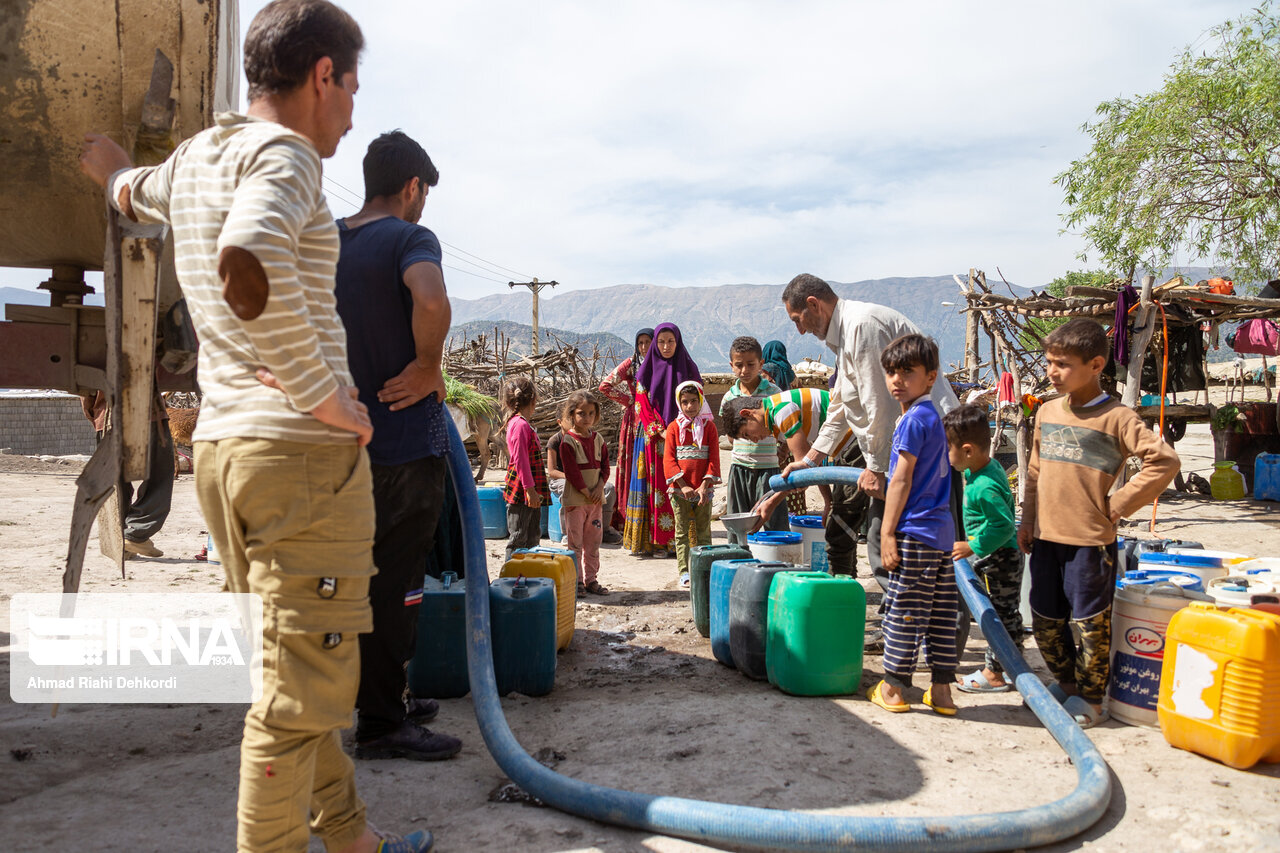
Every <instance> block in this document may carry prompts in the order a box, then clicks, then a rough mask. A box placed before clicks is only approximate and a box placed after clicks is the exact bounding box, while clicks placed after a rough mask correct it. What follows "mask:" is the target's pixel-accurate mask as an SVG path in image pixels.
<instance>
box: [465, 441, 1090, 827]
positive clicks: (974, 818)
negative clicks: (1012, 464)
mask: <svg viewBox="0 0 1280 853" xmlns="http://www.w3.org/2000/svg"><path fill="white" fill-rule="evenodd" d="M445 421H446V424H447V428H448V429H449V431H450V435H451V441H450V453H449V467H450V470H451V471H452V473H453V482H454V485H455V488H456V490H457V495H458V508H459V515H460V517H461V519H462V535H463V550H464V553H465V555H466V566H467V614H466V615H467V671H468V674H469V675H470V679H471V697H472V702H473V703H474V705H475V711H476V719H477V721H478V723H479V727H480V734H481V736H482V737H483V738H484V742H485V746H486V747H488V749H489V752H490V753H491V754H492V755H493V758H494V761H496V762H497V764H498V766H499V767H500V768H501V769H502V771H503V772H504V773H506V774H507V776H509V777H510V778H511V780H512V781H513V782H515V783H516V784H517V785H519V786H520V787H521V788H523V789H524V790H525V791H527V792H528V793H530V794H532V795H533V796H535V797H537V798H538V799H540V800H542V801H543V802H545V803H546V804H548V805H550V806H553V807H555V808H557V809H560V810H561V811H564V812H568V813H570V814H575V815H578V816H580V817H585V818H590V819H592V820H597V821H600V822H602V823H608V824H613V825H615V826H623V827H629V828H632V829H638V830H643V831H648V832H656V833H661V834H663V835H671V836H676V837H680V838H688V839H691V840H693V841H698V842H703V843H707V844H718V845H725V846H733V847H740V848H753V849H759V850H812V851H822V850H883V851H914V850H918V849H921V848H923V847H928V849H930V850H938V851H943V850H957V851H970V850H973V851H977V850H1012V849H1016V848H1020V847H1033V846H1036V845H1040V844H1049V843H1051V842H1054V841H1059V840H1061V839H1064V838H1068V837H1070V836H1072V835H1075V834H1076V833H1078V832H1081V831H1083V830H1084V829H1087V828H1088V827H1089V826H1092V825H1093V824H1094V823H1095V822H1097V820H1098V818H1100V817H1101V816H1102V814H1103V812H1104V811H1105V809H1106V807H1107V802H1108V800H1109V799H1110V795H1111V783H1110V778H1109V776H1108V773H1107V766H1106V763H1105V762H1103V760H1102V757H1101V756H1100V755H1099V754H1098V752H1097V750H1096V749H1094V747H1093V744H1092V743H1091V742H1090V741H1089V739H1088V738H1087V737H1085V735H1084V733H1083V732H1081V731H1080V728H1079V727H1078V726H1077V725H1076V724H1075V723H1074V722H1073V721H1072V719H1071V718H1070V717H1069V716H1068V715H1067V713H1066V712H1065V711H1063V710H1062V708H1061V707H1060V706H1059V705H1058V703H1057V702H1055V701H1054V700H1053V698H1052V697H1051V696H1050V695H1049V692H1048V691H1047V690H1046V689H1045V688H1044V686H1043V685H1041V684H1040V682H1039V680H1038V679H1036V677H1035V676H1034V675H1033V674H1032V673H1031V672H1030V671H1029V670H1028V669H1027V666H1026V664H1025V662H1023V660H1022V657H1021V656H1020V655H1019V654H1018V652H1017V649H1016V648H1015V647H1014V645H1013V642H1012V640H1010V639H1009V635H1008V634H1007V633H1006V632H1005V631H1004V628H1003V626H1002V625H1001V624H1000V621H999V620H998V619H997V618H996V616H995V611H994V610H992V609H991V605H990V603H989V602H988V601H987V599H986V597H985V596H982V595H979V594H977V593H976V592H975V589H976V587H974V584H975V582H976V581H975V579H974V577H973V572H972V571H971V570H970V569H969V567H968V564H967V563H964V562H963V561H962V562H960V563H957V574H958V575H959V576H960V577H961V578H963V582H962V583H961V587H962V591H963V593H964V596H965V600H966V601H968V602H969V606H970V609H971V610H972V612H973V614H974V615H975V617H976V618H977V619H978V623H979V625H980V626H981V627H982V630H983V633H984V634H986V635H987V637H988V639H989V641H990V642H991V643H992V645H993V646H994V648H995V650H996V654H997V655H998V656H999V658H1000V662H1001V663H1002V664H1004V665H1005V669H1006V672H1007V673H1008V674H1011V675H1013V676H1014V684H1015V686H1016V687H1017V688H1018V690H1019V692H1021V693H1022V695H1023V696H1024V697H1026V699H1027V704H1028V705H1030V706H1031V709H1032V710H1033V711H1034V712H1035V714H1036V716H1038V717H1039V718H1040V719H1041V720H1042V721H1043V722H1044V724H1045V725H1046V726H1047V727H1048V728H1049V731H1050V732H1051V733H1052V734H1053V736H1054V738H1055V739H1057V741H1058V743H1059V744H1061V745H1062V748H1063V749H1064V750H1066V752H1067V754H1068V755H1069V756H1070V757H1071V759H1072V761H1073V762H1074V763H1075V766H1076V772H1077V775H1078V780H1079V781H1078V784H1077V786H1076V789H1075V790H1074V791H1072V792H1071V793H1070V794H1069V795H1067V796H1066V797H1064V798H1062V799H1060V800H1057V801H1056V802H1053V803H1049V804H1048V805H1044V806H1037V807H1035V808H1030V809H1022V810H1020V811H1013V812H1000V813H996V814H989V815H963V816H955V817H936V818H931V817H923V818H921V817H903V818H884V817H842V816H837V815H816V814H806V813H803V812H791V811H781V810H777V809H765V808H757V807H753V806H735V805H725V804H720V803H711V802H704V801H701V800H690V799H685V798H682V797H669V796H660V795H654V794H641V793H637V792H633V791H623V790H619V789H616V788H606V787H604V786H602V785H593V784H591V783H588V782H582V781H580V780H577V779H571V778H569V777H567V776H563V775H561V774H559V773H556V772H555V771H554V770H551V769H549V768H547V767H544V766H542V765H541V764H539V763H538V762H537V761H535V760H534V759H533V758H532V757H531V756H530V755H529V754H528V753H527V752H525V751H524V748H523V747H521V746H520V744H519V742H518V741H517V740H516V738H515V735H514V734H512V732H511V727H510V726H508V725H507V720H506V717H505V716H504V715H503V712H502V705H501V702H500V701H499V698H498V689H497V683H496V681H495V679H494V674H493V646H492V642H491V635H490V626H489V574H488V569H487V567H486V565H485V551H484V538H483V533H482V529H481V523H480V518H481V515H480V501H479V498H478V496H477V495H476V490H475V486H474V483H473V481H472V476H471V465H470V462H469V461H468V460H467V455H466V452H465V451H464V450H463V447H462V441H461V439H460V437H459V436H458V432H457V429H456V428H455V427H454V425H453V423H452V420H451V419H449V418H446V419H445ZM860 473H861V471H859V470H858V469H853V468H834V467H828V468H822V469H815V470H813V471H808V472H804V474H803V475H797V476H793V477H792V478H791V479H790V481H783V480H781V478H779V477H775V478H774V481H773V482H771V483H770V486H771V487H773V488H774V489H775V490H779V491H781V490H785V489H789V488H799V487H802V486H809V485H818V484H820V483H822V484H826V483H850V484H852V483H853V482H854V481H856V479H857V477H858V475H859V474H860Z"/></svg>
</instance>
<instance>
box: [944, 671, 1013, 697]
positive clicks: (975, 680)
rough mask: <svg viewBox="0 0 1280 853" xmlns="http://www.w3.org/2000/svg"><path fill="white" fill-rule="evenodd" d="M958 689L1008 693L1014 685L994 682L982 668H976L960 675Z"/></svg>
mask: <svg viewBox="0 0 1280 853" xmlns="http://www.w3.org/2000/svg"><path fill="white" fill-rule="evenodd" d="M956 689H957V690H959V691H960V692H961V693H1008V692H1009V691H1010V690H1012V689H1013V685H1011V684H1009V682H1007V681H1006V682H1005V683H1004V684H992V683H991V682H990V681H989V680H988V679H987V677H986V676H985V675H983V674H982V670H980V669H975V670H974V671H973V672H971V673H969V674H968V675H962V676H960V679H959V680H958V681H956Z"/></svg>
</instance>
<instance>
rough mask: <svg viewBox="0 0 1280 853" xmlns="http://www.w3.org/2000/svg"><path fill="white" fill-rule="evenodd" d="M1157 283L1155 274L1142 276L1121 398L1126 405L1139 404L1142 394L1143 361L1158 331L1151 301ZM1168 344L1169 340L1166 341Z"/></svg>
mask: <svg viewBox="0 0 1280 853" xmlns="http://www.w3.org/2000/svg"><path fill="white" fill-rule="evenodd" d="M1155 283H1156V277H1155V276H1153V275H1144V276H1143V277H1142V296H1141V298H1140V300H1139V302H1138V307H1137V308H1135V309H1134V311H1133V334H1132V336H1130V338H1129V366H1128V371H1127V372H1126V373H1125V380H1124V396H1123V397H1122V398H1121V402H1123V403H1124V404H1125V405H1126V406H1128V407H1130V408H1133V407H1134V406H1136V405H1138V400H1139V398H1140V397H1141V396H1142V388H1141V386H1142V363H1143V362H1144V361H1146V359H1147V346H1148V345H1150V343H1151V336H1152V335H1154V334H1155V332H1156V323H1155V318H1156V309H1155V305H1154V304H1152V302H1151V288H1152V287H1153V286H1154V285H1155ZM1165 346H1168V342H1167V341H1166V342H1165Z"/></svg>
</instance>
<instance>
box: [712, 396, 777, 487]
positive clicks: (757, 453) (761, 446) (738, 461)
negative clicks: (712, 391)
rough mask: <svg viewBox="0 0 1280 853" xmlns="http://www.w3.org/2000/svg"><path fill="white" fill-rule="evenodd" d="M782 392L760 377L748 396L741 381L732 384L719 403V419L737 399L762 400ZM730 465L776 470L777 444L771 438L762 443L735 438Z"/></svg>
mask: <svg viewBox="0 0 1280 853" xmlns="http://www.w3.org/2000/svg"><path fill="white" fill-rule="evenodd" d="M781 391H782V389H781V388H779V387H778V386H777V385H774V384H773V383H772V382H770V381H769V380H768V379H766V378H764V377H763V376H761V377H760V384H759V385H757V386H756V390H755V393H754V394H748V393H747V391H746V389H744V388H743V387H742V380H738V381H736V382H734V383H733V386H732V387H731V388H730V389H729V390H728V391H726V392H725V394H724V398H723V399H721V401H720V417H722V418H723V417H724V416H725V412H727V411H729V402H730V401H731V400H736V399H737V398H739V397H758V398H760V399H764V398H765V397H771V396H773V395H774V394H778V393H780V392H781ZM731 461H732V464H734V465H741V466H742V467H743V468H755V469H761V468H777V467H778V442H777V440H776V439H774V438H773V437H772V436H771V437H769V438H766V439H764V440H763V441H751V440H750V439H746V438H735V439H734V440H733V456H732V457H731Z"/></svg>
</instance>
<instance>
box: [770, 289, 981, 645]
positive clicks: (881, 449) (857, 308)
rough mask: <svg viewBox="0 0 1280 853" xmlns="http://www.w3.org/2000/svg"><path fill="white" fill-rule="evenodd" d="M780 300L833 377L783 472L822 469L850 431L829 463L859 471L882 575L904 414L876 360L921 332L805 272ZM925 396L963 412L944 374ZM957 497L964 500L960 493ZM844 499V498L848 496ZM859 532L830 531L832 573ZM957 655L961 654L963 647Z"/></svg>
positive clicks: (849, 559) (870, 555)
mask: <svg viewBox="0 0 1280 853" xmlns="http://www.w3.org/2000/svg"><path fill="white" fill-rule="evenodd" d="M782 301H783V304H784V305H785V306H786V309H787V315H788V316H789V317H790V318H791V321H792V322H793V323H795V324H796V330H797V331H799V332H800V333H801V334H805V333H808V334H811V335H813V336H814V337H817V338H821V339H822V340H823V342H824V343H826V345H827V348H828V349H829V350H831V351H832V352H833V353H835V357H836V370H837V376H836V385H835V388H833V389H832V391H831V403H830V407H829V408H828V410H827V420H826V422H825V423H824V424H823V425H822V429H821V431H820V432H819V433H818V438H817V440H816V441H814V442H813V447H812V448H811V449H810V450H809V452H808V453H807V454H805V456H804V457H803V458H802V459H798V460H796V461H795V462H792V463H791V464H790V465H788V466H787V468H786V470H784V471H783V472H782V473H783V474H784V475H785V474H790V473H791V472H793V471H796V470H802V469H805V468H812V467H814V466H816V465H818V464H820V463H821V462H822V461H823V460H824V459H826V458H827V457H828V455H829V454H831V452H832V451H833V450H834V449H835V447H836V446H837V445H838V444H839V443H840V440H841V438H842V437H843V436H844V434H845V431H846V430H852V431H853V437H854V438H855V439H856V440H855V441H851V442H848V443H847V444H846V445H845V448H844V452H843V453H841V454H840V457H839V458H833V459H832V461H833V462H837V463H838V464H841V465H851V466H854V467H860V468H862V469H863V472H862V476H861V477H859V478H858V485H857V490H858V491H859V492H862V493H863V494H864V495H866V496H867V497H868V498H870V501H869V505H868V506H867V532H866V537H867V562H868V563H870V565H871V569H872V572H873V573H875V574H876V575H877V576H883V573H884V568H883V566H881V564H880V520H881V519H882V518H883V517H884V496H885V491H884V490H885V477H886V475H887V473H888V471H889V456H890V452H891V448H892V446H893V426H894V424H895V423H896V422H897V420H898V416H899V415H900V414H901V413H902V407H901V406H899V405H898V403H897V401H895V400H894V399H893V395H891V394H890V393H889V387H888V385H886V384H885V381H884V370H883V369H882V368H881V367H880V353H881V352H883V351H884V348H885V347H887V346H888V345H889V344H890V342H892V341H893V340H894V339H895V338H899V337H901V336H902V335H908V334H920V329H918V328H917V327H916V325H915V324H914V323H912V322H911V321H910V320H908V319H907V318H906V317H905V316H903V315H902V313H901V312H899V311H895V310H894V309H892V308H889V307H887V306H884V305H877V304H875V303H873V302H855V301H854V300H852V299H841V298H839V297H838V296H836V292H835V291H834V290H832V289H831V285H829V284H827V283H826V282H825V281H824V280H822V279H820V278H818V277H817V276H816V275H809V274H808V273H801V274H800V275H798V276H796V277H795V278H793V279H792V280H791V282H790V283H789V284H787V287H786V289H785V290H783V292H782ZM929 396H930V397H931V398H932V400H933V403H934V405H935V406H937V407H938V411H940V412H942V413H943V414H946V413H947V412H949V411H951V410H952V409H954V408H956V407H957V406H959V405H960V401H959V400H958V399H956V395H955V392H954V391H952V390H951V383H949V382H948V381H947V379H946V377H945V376H944V375H943V374H942V372H941V371H939V372H938V378H937V380H936V381H935V382H934V384H933V388H932V389H931V391H930V394H929ZM953 479H955V478H953ZM952 485H953V488H952V495H953V501H952V503H953V506H952V513H953V514H954V515H955V516H956V518H957V519H959V518H960V515H959V510H960V506H959V505H958V504H956V501H955V496H956V489H955V488H954V485H955V484H954V483H953V484H952ZM848 488H850V487H847V486H836V487H833V488H832V493H833V500H840V499H841V497H840V495H839V491H841V490H845V489H848ZM960 494H961V495H963V491H961V492H960ZM844 497H845V499H848V498H849V496H848V495H845V496H844ZM858 533H859V531H857V530H856V529H849V530H838V531H837V530H829V531H828V535H827V556H828V560H829V561H830V563H831V567H832V570H833V571H835V570H836V569H837V566H842V565H848V566H849V567H850V568H852V566H853V564H854V563H855V562H856V559H857V558H856V556H855V554H856V548H857V537H858ZM961 538H963V530H961ZM833 540H834V542H833ZM882 585H883V584H882ZM961 611H962V612H961V622H962V623H963V625H962V626H961V627H962V628H963V629H964V630H963V633H965V634H967V633H968V611H967V610H965V609H964V608H961ZM957 648H958V649H959V651H960V652H963V648H964V647H963V646H962V645H961V646H958V647H957Z"/></svg>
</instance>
